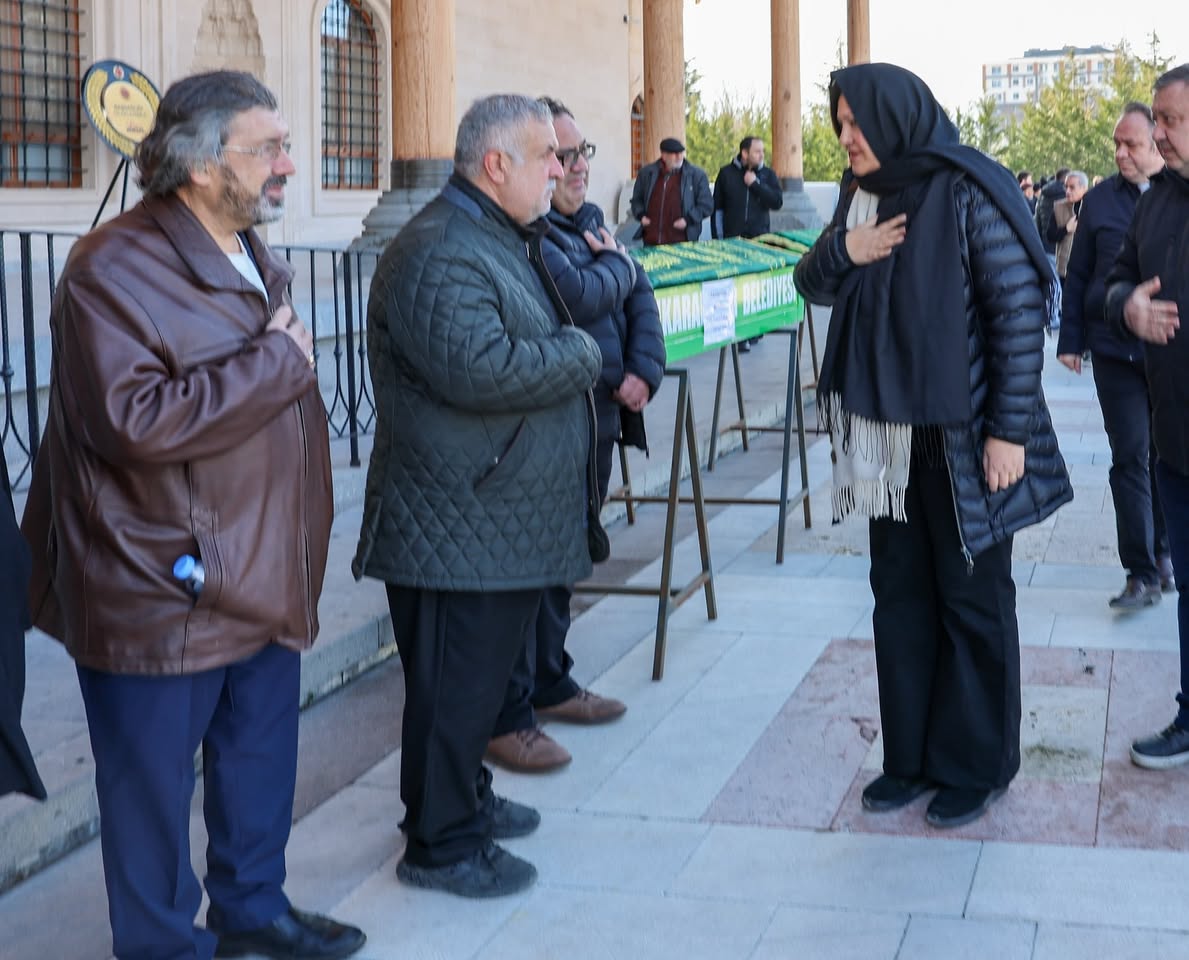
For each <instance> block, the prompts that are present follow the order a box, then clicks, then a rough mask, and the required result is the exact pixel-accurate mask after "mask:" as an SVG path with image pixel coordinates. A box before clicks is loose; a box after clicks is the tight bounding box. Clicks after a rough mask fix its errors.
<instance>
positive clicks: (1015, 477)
mask: <svg viewBox="0 0 1189 960" xmlns="http://www.w3.org/2000/svg"><path fill="white" fill-rule="evenodd" d="M983 475H984V476H985V477H986V478H987V489H988V490H990V491H991V492H992V493H996V492H997V491H999V490H1006V489H1007V488H1008V487H1010V486H1011V485H1012V484H1013V483H1016V482H1018V481H1019V479H1020V477H1022V476H1023V475H1024V448H1023V447H1022V446H1020V444H1018V443H1008V441H1006V440H1000V439H999V438H998V437H987V440H986V442H985V443H984V444H983Z"/></svg>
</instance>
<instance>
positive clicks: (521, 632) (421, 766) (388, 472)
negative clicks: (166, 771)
mask: <svg viewBox="0 0 1189 960" xmlns="http://www.w3.org/2000/svg"><path fill="white" fill-rule="evenodd" d="M556 149H557V138H556V136H555V135H554V131H553V124H552V120H551V117H550V114H549V110H548V108H547V107H545V106H543V105H542V104H540V103H537V102H536V101H535V100H533V99H530V98H527V97H520V96H511V95H500V96H492V97H487V98H485V99H483V100H479V101H477V102H476V103H475V104H474V105H473V106H472V107H471V108H470V109H469V110H468V111H467V113H466V115H465V116H464V117H463V119H462V122H461V123H460V125H459V128H458V135H457V139H456V146H455V154H454V173H453V175H452V176H451V177H450V180H449V183H448V184H447V185H446V187H445V188H444V189H443V191H442V193H441V194H440V195H439V196H438V197H437V198H435V199H434V200H433V201H432V202H430V203H429V204H428V205H427V206H426V207H425V209H424V210H422V211H421V212H420V213H419V214H418V215H417V216H416V217H414V218H413V220H412V221H410V222H409V224H408V225H407V226H406V227H404V229H402V230H401V232H400V233H399V234H398V235H397V237H396V239H395V240H394V241H393V242H392V244H391V245H390V246H389V248H388V250H387V251H386V252H385V253H384V255H383V257H382V258H381V260H380V263H379V265H378V266H377V269H376V274H375V277H374V279H373V281H372V289H371V297H370V302H369V306H368V359H369V361H370V363H371V368H372V380H373V383H374V385H375V393H376V410H377V423H376V441H375V447H374V449H373V451H372V457H371V463H370V465H369V468H368V479H367V492H366V496H365V503H364V516H363V529H362V532H361V535H360V541H359V549H358V552H357V554H356V558H355V561H354V564H353V569H354V571H355V574H356V576H357V577H362V576H368V577H374V578H376V579H379V580H383V581H384V582H385V584H386V585H387V589H388V599H389V604H390V606H391V609H392V624H393V632H394V633H395V636H396V642H397V646H398V648H399V651H400V657H401V662H402V664H403V666H404V673H405V711H404V724H403V727H402V732H401V742H402V755H401V786H400V792H401V799H402V800H403V801H404V804H405V810H406V813H405V819H404V822H403V824H402V828H403V829H404V831H405V835H406V838H407V846H406V849H405V854H404V857H403V859H402V860H401V862H400V864H399V866H398V867H397V876H398V877H399V878H400V879H401V880H402V881H404V882H405V883H409V884H412V885H415V886H420V887H428V888H431V889H437V890H443V891H447V892H449V893H454V894H457V895H460V896H466V897H493V896H501V895H504V894H509V893H515V892H517V891H519V890H522V889H524V888H525V887H527V886H529V885H530V884H532V883H533V881H534V880H535V878H536V870H535V868H534V867H533V866H532V865H531V864H529V863H527V862H525V861H524V860H521V859H519V858H518V857H515V856H513V855H512V854H511V853H509V852H507V851H506V850H504V849H503V848H502V847H500V846H499V845H497V843H496V842H495V841H497V840H503V839H509V838H513V837H518V836H523V835H524V834H526V833H529V832H531V831H532V830H534V829H535V828H536V826H537V824H538V823H539V821H540V817H539V815H538V814H537V812H536V811H535V810H533V809H531V808H529V807H526V806H523V805H521V804H517V803H513V802H512V801H510V800H506V799H504V798H502V797H499V796H496V795H495V794H494V793H493V792H492V789H491V773H490V771H489V770H487V769H486V768H485V767H484V766H483V753H484V750H485V748H486V747H487V743H488V739H489V738H490V736H491V732H492V728H493V725H494V723H495V719H496V716H497V714H498V713H499V710H500V707H501V705H502V703H503V698H504V691H505V690H506V688H507V685H508V680H509V677H510V675H511V671H512V666H513V662H514V660H515V659H516V657H517V655H518V653H519V652H520V651H521V649H523V647H524V645H525V642H526V640H527V638H528V637H529V635H530V632H531V631H532V630H533V629H534V626H535V623H536V618H537V611H538V608H539V606H540V603H541V597H542V593H543V591H544V590H545V589H546V588H547V587H554V586H561V585H564V584H569V583H574V582H576V581H578V580H581V579H583V578H584V577H586V576H588V575H589V573H590V570H591V555H590V550H591V549H592V548H591V547H588V543H589V542H591V541H597V539H598V536H597V535H599V534H601V533H602V531H601V528H599V527H598V508H599V504H598V491H597V484H596V483H595V479H594V449H593V448H594V436H595V423H594V406H593V400H592V397H591V393H590V391H591V387H592V386H593V384H594V382H595V379H596V377H597V376H598V375H599V372H600V369H601V358H600V354H599V350H598V347H597V345H596V344H595V341H594V340H593V339H592V338H591V337H590V336H589V335H587V334H586V333H585V332H583V331H582V330H580V329H579V328H577V327H576V326H574V325H573V323H572V321H571V320H570V317H569V314H568V313H567V311H566V309H565V306H564V304H563V303H562V301H561V298H560V297H559V296H558V294H557V290H556V287H555V286H554V285H553V282H552V280H551V279H550V277H549V274H548V272H547V271H546V270H545V268H544V265H543V262H542V259H541V237H542V235H543V233H544V231H545V229H546V226H545V221H544V220H543V219H542V217H543V216H544V215H545V213H547V212H548V210H549V205H550V198H551V196H552V193H553V188H554V185H555V182H556V180H557V178H558V177H560V176H561V174H562V168H561V165H560V164H559V163H558V160H557V156H556V153H555V151H556ZM603 537H604V542H605V535H603Z"/></svg>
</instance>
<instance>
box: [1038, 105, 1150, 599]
mask: <svg viewBox="0 0 1189 960" xmlns="http://www.w3.org/2000/svg"><path fill="white" fill-rule="evenodd" d="M1154 128H1155V123H1154V122H1153V120H1152V111H1151V108H1149V107H1148V106H1147V105H1146V104H1142V103H1129V104H1127V106H1126V107H1125V108H1124V110H1123V115H1122V116H1121V117H1120V118H1119V122H1118V123H1117V124H1115V164H1116V165H1117V166H1118V168H1119V172H1118V173H1117V174H1115V175H1114V176H1112V177H1108V178H1107V179H1106V180H1104V181H1103V182H1102V183H1100V184H1099V185H1098V186H1097V187H1095V188H1094V189H1093V190H1091V191H1090V192H1089V193H1087V194H1086V196H1085V198H1084V199H1083V200H1082V212H1081V215H1080V216H1079V217H1078V228H1077V232H1076V233H1075V234H1074V237H1073V249H1072V251H1071V253H1070V255H1069V266H1068V269H1067V270H1066V274H1065V296H1064V297H1063V299H1062V307H1061V335H1060V337H1059V339H1058V341H1057V359H1058V360H1060V361H1061V362H1062V363H1063V364H1064V365H1065V366H1067V367H1068V368H1069V369H1070V370H1072V371H1073V372H1074V373H1079V374H1080V373H1081V372H1082V355H1083V354H1084V353H1085V352H1086V351H1087V350H1089V351H1090V354H1091V357H1092V358H1093V360H1094V363H1093V365H1092V370H1093V372H1094V386H1095V388H1096V389H1097V393H1098V403H1099V405H1100V406H1101V407H1102V420H1103V424H1104V426H1105V427H1106V435H1107V439H1109V440H1110V444H1111V472H1110V483H1111V497H1112V499H1113V500H1114V504H1115V528H1116V532H1117V536H1118V544H1119V560H1120V561H1121V562H1122V564H1123V569H1124V570H1126V571H1127V582H1126V583H1125V584H1124V587H1123V591H1122V592H1121V593H1120V594H1119V595H1118V596H1115V597H1112V598H1111V600H1110V605H1111V607H1113V608H1115V609H1116V610H1138V609H1140V608H1142V607H1146V606H1149V605H1151V604H1153V603H1156V602H1157V601H1158V600H1159V599H1160V593H1161V591H1162V590H1164V591H1171V590H1173V589H1174V585H1173V574H1172V562H1171V561H1170V560H1169V556H1168V534H1167V533H1166V532H1165V529H1164V515H1163V513H1162V511H1161V509H1160V498H1159V496H1158V494H1157V491H1156V472H1155V457H1156V452H1155V449H1154V448H1153V446H1152V442H1151V431H1150V428H1149V424H1150V421H1151V419H1152V408H1151V404H1150V403H1149V401H1148V382H1147V378H1146V377H1145V376H1144V346H1143V343H1142V342H1141V341H1140V340H1139V339H1137V338H1136V337H1135V336H1133V335H1132V334H1130V333H1129V332H1127V331H1126V330H1124V329H1122V328H1121V327H1118V326H1115V325H1113V324H1108V323H1107V322H1106V317H1105V316H1104V314H1103V305H1104V302H1105V300H1106V276H1107V274H1108V273H1109V272H1110V270H1111V267H1112V266H1113V265H1114V262H1115V257H1116V255H1117V254H1118V252H1119V248H1120V247H1121V246H1122V245H1123V237H1124V235H1125V234H1126V233H1127V228H1128V226H1130V224H1131V217H1132V215H1133V214H1134V213H1135V205H1136V204H1137V203H1138V202H1139V198H1140V194H1141V191H1143V190H1147V189H1148V180H1149V178H1150V177H1151V176H1152V175H1153V174H1155V173H1156V172H1157V171H1159V170H1160V168H1161V167H1163V166H1164V161H1163V160H1162V159H1161V158H1160V151H1159V150H1157V149H1156V142H1155V141H1154V140H1153V139H1152V132H1153V130H1154ZM1070 176H1071V177H1072V176H1073V175H1072V174H1070Z"/></svg>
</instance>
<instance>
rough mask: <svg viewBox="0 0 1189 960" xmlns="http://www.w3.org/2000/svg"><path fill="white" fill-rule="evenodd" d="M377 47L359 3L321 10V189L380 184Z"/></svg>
mask: <svg viewBox="0 0 1189 960" xmlns="http://www.w3.org/2000/svg"><path fill="white" fill-rule="evenodd" d="M381 101H382V87H381V80H380V46H379V43H378V42H377V40H376V29H375V26H374V25H373V23H372V15H371V13H370V12H369V11H368V9H367V7H366V6H365V5H364V4H363V3H361V2H360V0H330V2H329V3H328V4H327V5H326V9H325V10H323V11H322V186H323V187H325V188H327V189H330V190H375V189H377V188H378V187H379V186H380V140H381V137H380V130H381V123H382V120H383V115H382V107H383V104H382V102H381Z"/></svg>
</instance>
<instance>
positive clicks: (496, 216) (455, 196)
mask: <svg viewBox="0 0 1189 960" xmlns="http://www.w3.org/2000/svg"><path fill="white" fill-rule="evenodd" d="M442 198H443V199H444V200H446V201H448V202H449V203H452V204H454V205H455V206H456V207H458V208H459V209H460V210H462V211H464V212H465V213H467V214H468V215H470V216H471V217H474V219H476V220H478V221H480V222H482V221H484V220H487V221H489V222H490V221H494V222H495V224H496V225H497V226H503V227H509V228H511V229H512V230H515V231H516V234H517V235H518V236H519V237H521V239H524V240H532V239H534V238H536V239H540V238H541V237H543V236H544V235H545V233H546V231H548V229H549V224H548V222H546V220H545V218H544V217H541V218H540V219H538V220H534V221H533V222H532V223H530V224H528V226H525V225H524V224H520V223H517V222H516V221H515V220H513V219H512V218H511V217H509V216H508V215H507V214H506V213H505V212H504V209H503V207H501V206H500V205H499V204H498V203H496V202H495V201H494V200H492V199H491V197H489V196H488V195H487V194H485V193H484V192H483V191H482V190H480V189H479V188H478V187H476V186H475V185H474V184H473V183H471V181H470V180H468V179H467V178H466V177H464V176H462V175H460V174H457V173H452V174H450V179H449V181H448V182H447V183H446V186H445V188H444V189H443V190H442Z"/></svg>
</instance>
